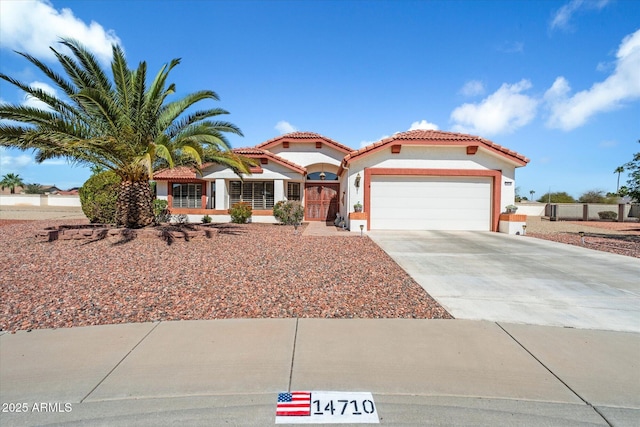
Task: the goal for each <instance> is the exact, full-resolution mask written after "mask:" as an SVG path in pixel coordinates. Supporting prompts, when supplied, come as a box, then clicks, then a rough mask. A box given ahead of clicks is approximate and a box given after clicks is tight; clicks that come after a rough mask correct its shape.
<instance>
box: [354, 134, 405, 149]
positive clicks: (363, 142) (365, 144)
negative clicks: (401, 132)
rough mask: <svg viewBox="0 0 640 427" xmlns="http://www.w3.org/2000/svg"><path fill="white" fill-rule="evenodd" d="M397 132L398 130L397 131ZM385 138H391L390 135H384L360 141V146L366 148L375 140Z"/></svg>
mask: <svg viewBox="0 0 640 427" xmlns="http://www.w3.org/2000/svg"><path fill="white" fill-rule="evenodd" d="M396 133H397V132H396ZM385 138H389V135H382V136H381V137H380V138H378V139H376V140H375V141H360V148H364V147H366V146H367V145H371V144H373V143H375V142H378V141H381V140H383V139H385Z"/></svg>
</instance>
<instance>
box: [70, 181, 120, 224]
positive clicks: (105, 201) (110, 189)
mask: <svg viewBox="0 0 640 427" xmlns="http://www.w3.org/2000/svg"><path fill="white" fill-rule="evenodd" d="M120 182H121V179H120V177H119V176H118V175H116V174H115V172H113V171H104V172H100V173H97V174H95V175H92V176H91V177H90V178H89V179H88V180H87V182H85V183H84V185H83V186H82V187H81V188H80V190H79V191H78V193H79V195H80V204H81V205H82V212H84V214H85V215H86V217H87V218H89V221H90V222H92V223H100V224H115V222H116V200H117V198H118V187H119V185H120Z"/></svg>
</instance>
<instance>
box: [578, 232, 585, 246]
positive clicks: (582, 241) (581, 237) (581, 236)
mask: <svg viewBox="0 0 640 427" xmlns="http://www.w3.org/2000/svg"><path fill="white" fill-rule="evenodd" d="M578 234H579V235H580V242H581V243H582V246H584V231H580V232H578Z"/></svg>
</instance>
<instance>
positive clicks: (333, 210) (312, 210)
mask: <svg viewBox="0 0 640 427" xmlns="http://www.w3.org/2000/svg"><path fill="white" fill-rule="evenodd" d="M339 190H340V184H324V183H323V184H307V185H305V188H304V217H305V219H306V220H307V221H333V220H334V219H336V214H337V213H338V191H339Z"/></svg>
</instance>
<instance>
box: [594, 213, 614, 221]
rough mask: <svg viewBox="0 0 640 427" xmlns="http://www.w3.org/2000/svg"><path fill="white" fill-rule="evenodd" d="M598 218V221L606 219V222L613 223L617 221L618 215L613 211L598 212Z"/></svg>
mask: <svg viewBox="0 0 640 427" xmlns="http://www.w3.org/2000/svg"><path fill="white" fill-rule="evenodd" d="M598 216H599V217H600V219H607V220H614V221H615V220H616V219H618V213H617V212H614V211H602V212H598Z"/></svg>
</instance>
